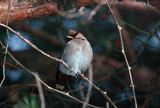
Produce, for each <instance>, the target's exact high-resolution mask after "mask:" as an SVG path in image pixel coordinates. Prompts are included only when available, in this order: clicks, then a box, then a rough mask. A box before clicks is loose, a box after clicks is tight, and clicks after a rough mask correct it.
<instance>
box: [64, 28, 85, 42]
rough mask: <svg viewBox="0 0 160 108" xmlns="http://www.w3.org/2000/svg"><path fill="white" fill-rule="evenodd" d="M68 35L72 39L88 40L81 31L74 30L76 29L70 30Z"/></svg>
mask: <svg viewBox="0 0 160 108" xmlns="http://www.w3.org/2000/svg"><path fill="white" fill-rule="evenodd" d="M66 37H67V38H69V39H70V40H72V39H82V40H86V38H85V37H84V36H83V35H82V34H81V33H79V32H77V31H74V30H69V32H68V36H66Z"/></svg>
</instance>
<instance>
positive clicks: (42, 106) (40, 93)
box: [34, 73, 46, 108]
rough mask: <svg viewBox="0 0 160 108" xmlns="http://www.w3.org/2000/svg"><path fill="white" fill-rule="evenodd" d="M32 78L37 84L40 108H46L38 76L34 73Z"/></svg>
mask: <svg viewBox="0 0 160 108" xmlns="http://www.w3.org/2000/svg"><path fill="white" fill-rule="evenodd" d="M34 77H35V80H36V83H37V88H38V92H39V97H40V100H41V108H46V104H45V98H44V94H43V90H42V85H41V82H40V81H39V80H38V78H39V74H38V73H35V75H34Z"/></svg>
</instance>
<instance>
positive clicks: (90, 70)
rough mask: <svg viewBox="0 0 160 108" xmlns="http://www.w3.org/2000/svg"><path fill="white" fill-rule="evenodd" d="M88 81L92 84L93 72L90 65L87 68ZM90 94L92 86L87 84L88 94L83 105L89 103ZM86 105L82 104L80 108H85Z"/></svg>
mask: <svg viewBox="0 0 160 108" xmlns="http://www.w3.org/2000/svg"><path fill="white" fill-rule="evenodd" d="M89 81H91V82H93V70H92V64H91V65H90V67H89ZM91 92H92V85H91V84H90V83H89V84H88V92H87V95H86V99H85V103H88V102H89V99H90V97H91ZM86 107H87V106H86V104H83V106H82V108H86Z"/></svg>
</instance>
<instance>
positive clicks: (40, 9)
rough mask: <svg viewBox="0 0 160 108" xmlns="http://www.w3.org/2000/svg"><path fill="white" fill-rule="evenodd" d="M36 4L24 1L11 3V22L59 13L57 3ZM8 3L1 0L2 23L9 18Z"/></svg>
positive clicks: (0, 18)
mask: <svg viewBox="0 0 160 108" xmlns="http://www.w3.org/2000/svg"><path fill="white" fill-rule="evenodd" d="M34 5H35V4H34V3H33V4H30V3H23V4H17V5H13V4H12V5H11V10H10V19H9V21H8V22H9V23H11V22H15V21H22V20H27V19H33V18H37V17H40V16H45V15H50V14H57V12H58V9H57V5H56V3H53V2H51V3H44V4H40V5H37V6H34ZM7 12H8V5H7V4H6V2H2V1H1V2H0V23H5V22H6V20H7Z"/></svg>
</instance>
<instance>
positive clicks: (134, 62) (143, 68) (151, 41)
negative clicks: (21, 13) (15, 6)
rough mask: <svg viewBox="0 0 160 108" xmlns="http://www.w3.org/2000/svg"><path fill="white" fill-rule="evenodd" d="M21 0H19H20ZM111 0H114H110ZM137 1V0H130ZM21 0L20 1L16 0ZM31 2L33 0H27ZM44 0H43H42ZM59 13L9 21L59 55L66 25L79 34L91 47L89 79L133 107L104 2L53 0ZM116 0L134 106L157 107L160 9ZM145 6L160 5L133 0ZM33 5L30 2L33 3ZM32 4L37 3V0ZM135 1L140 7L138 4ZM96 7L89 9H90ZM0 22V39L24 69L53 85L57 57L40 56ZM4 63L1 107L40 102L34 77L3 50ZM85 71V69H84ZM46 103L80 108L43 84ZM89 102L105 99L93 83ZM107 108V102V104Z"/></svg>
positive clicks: (23, 107) (125, 107)
mask: <svg viewBox="0 0 160 108" xmlns="http://www.w3.org/2000/svg"><path fill="white" fill-rule="evenodd" d="M22 1H23V0H22ZM54 1H55V0H54ZM109 1H110V2H111V3H112V2H113V3H114V1H116V0H109ZM133 1H136V0H133ZM18 2H21V1H18ZM32 2H33V1H32ZM44 2H46V1H45V0H44ZM55 2H56V3H57V6H58V8H59V9H60V10H61V12H63V13H66V14H63V15H47V16H41V17H38V18H34V19H28V20H24V21H15V22H12V23H10V24H9V26H10V27H12V28H13V29H14V30H15V31H17V32H19V33H20V34H22V35H23V36H24V37H25V38H26V39H28V40H30V41H31V42H32V43H33V44H35V45H36V46H38V47H39V48H40V49H42V50H43V51H44V52H46V53H48V54H50V55H52V56H55V57H57V58H59V57H60V55H61V53H62V52H63V49H64V46H65V44H66V42H67V40H66V37H65V36H67V33H68V30H71V29H72V30H76V31H79V32H81V33H82V34H84V36H86V38H87V39H88V41H89V42H90V43H91V46H92V48H93V52H94V60H93V82H94V84H96V85H97V86H98V87H100V88H101V89H102V90H104V91H107V94H108V96H109V97H110V98H111V99H112V100H113V102H114V103H115V104H116V105H117V106H118V108H134V103H133V97H132V92H131V88H130V87H129V86H130V79H129V74H128V69H127V66H126V62H125V59H124V57H123V54H122V53H121V42H120V36H119V32H118V29H117V25H116V23H115V21H114V19H113V16H112V15H111V13H110V11H109V9H108V7H107V5H105V4H104V5H101V4H98V3H99V0H95V1H94V2H93V1H92V0H72V1H70V0H57V1H55ZM129 2H132V0H131V1H130V0H128V1H127V0H119V1H116V3H117V4H118V5H113V6H115V7H116V6H117V9H115V8H113V11H114V13H115V15H116V18H118V22H119V23H120V25H121V26H122V27H123V30H122V35H123V40H124V46H125V51H126V55H127V57H128V61H129V64H130V66H131V67H132V69H131V71H132V75H133V82H134V84H135V90H136V97H137V101H138V106H139V108H160V103H159V102H160V73H159V72H160V14H159V13H160V12H157V11H151V10H149V9H148V8H146V9H143V8H141V7H139V6H137V7H135V8H129V7H127V6H125V5H124V6H123V3H128V4H129ZM136 2H139V3H142V2H143V4H144V5H145V6H146V7H147V6H148V7H149V6H151V7H153V8H154V9H156V10H159V9H160V2H159V1H158V0H157V1H156V0H137V1H136ZM34 5H35V4H34ZM36 5H37V4H36ZM138 7H139V8H138ZM93 11H94V12H95V14H94V15H92V14H91V13H92V12H93ZM9 35H10V37H9V38H8V37H7V33H6V29H4V28H0V41H2V42H3V44H5V45H6V44H7V43H8V50H9V51H10V52H11V53H12V54H13V55H14V57H15V58H16V59H17V60H19V61H20V62H21V63H22V64H23V65H24V66H26V67H27V68H28V69H30V70H32V71H35V72H38V73H39V76H40V78H41V79H42V80H43V81H44V82H46V83H47V84H48V85H50V86H51V87H53V85H54V81H55V72H56V70H57V67H58V64H59V63H58V62H54V61H53V60H51V59H49V58H47V57H45V56H43V55H42V54H40V53H39V52H38V51H36V50H34V49H33V48H31V47H30V46H29V45H28V44H27V43H25V42H24V41H23V40H21V39H20V38H19V37H18V36H17V35H16V34H14V33H12V32H9ZM4 51H5V50H4V49H3V48H2V47H1V49H0V80H2V78H3V67H2V65H3V60H4V56H5V55H4ZM6 57H7V60H6V63H5V68H6V79H5V81H4V83H3V85H2V87H1V88H0V108H40V98H39V95H38V91H37V87H36V82H35V78H34V77H33V76H32V75H31V74H29V73H27V72H25V71H24V70H23V69H22V68H20V67H19V66H18V65H17V64H16V63H15V62H14V60H12V59H11V57H9V56H8V55H7V56H6ZM86 76H87V75H86ZM80 83H81V84H80V85H79V88H78V89H77V92H80V93H81V95H80V96H79V97H77V98H79V99H84V96H85V94H86V92H87V89H88V83H87V82H86V81H83V80H82V81H80ZM43 93H44V96H45V102H46V108H79V107H81V106H82V105H81V104H79V103H77V102H75V101H73V100H72V99H70V98H67V97H66V96H63V95H60V94H58V93H55V92H51V91H49V90H48V89H46V88H45V87H44V88H43ZM89 103H90V104H93V105H96V106H99V107H106V102H105V99H104V98H103V96H101V95H100V94H99V93H98V92H96V91H95V90H94V89H93V90H92V93H91V98H90V101H89ZM110 108H112V106H111V105H110Z"/></svg>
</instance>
